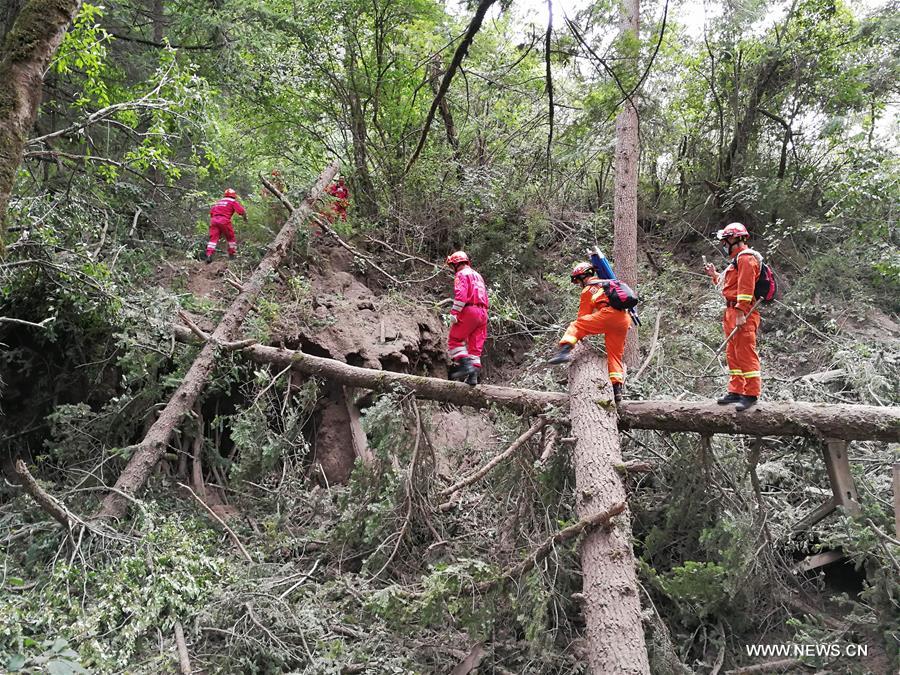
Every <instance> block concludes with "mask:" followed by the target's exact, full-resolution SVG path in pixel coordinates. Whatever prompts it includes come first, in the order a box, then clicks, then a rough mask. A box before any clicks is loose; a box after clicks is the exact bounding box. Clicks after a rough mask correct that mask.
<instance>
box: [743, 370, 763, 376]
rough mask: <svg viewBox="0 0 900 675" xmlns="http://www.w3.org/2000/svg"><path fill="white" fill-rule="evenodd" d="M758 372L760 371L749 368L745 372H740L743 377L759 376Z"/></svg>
mask: <svg viewBox="0 0 900 675" xmlns="http://www.w3.org/2000/svg"><path fill="white" fill-rule="evenodd" d="M759 373H760V371H758V370H749V371H747V372H745V373H741V374H742V375H743V376H744V377H759V376H760V374H759Z"/></svg>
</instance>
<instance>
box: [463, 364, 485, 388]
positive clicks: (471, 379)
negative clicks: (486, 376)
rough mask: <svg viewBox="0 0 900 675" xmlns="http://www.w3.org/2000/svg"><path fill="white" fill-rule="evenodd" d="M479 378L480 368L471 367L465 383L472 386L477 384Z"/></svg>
mask: <svg viewBox="0 0 900 675" xmlns="http://www.w3.org/2000/svg"><path fill="white" fill-rule="evenodd" d="M479 379H481V368H474V367H473V368H472V372H471V373H469V376H468V377H467V378H466V384H467V385H469V386H470V387H474V386H475V385H476V384H478V380H479Z"/></svg>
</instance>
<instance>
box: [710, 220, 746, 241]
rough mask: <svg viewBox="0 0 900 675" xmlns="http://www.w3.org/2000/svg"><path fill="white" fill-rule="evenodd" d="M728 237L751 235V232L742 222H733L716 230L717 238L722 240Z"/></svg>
mask: <svg viewBox="0 0 900 675" xmlns="http://www.w3.org/2000/svg"><path fill="white" fill-rule="evenodd" d="M726 237H748V238H749V237H750V233H749V232H748V231H747V228H746V227H744V226H743V225H742V224H741V223H731V224H729V225H726V226H725V227H723V228H722V229H721V230H719V231H718V232H716V239H718V240H719V241H722V240H723V239H725V238H726Z"/></svg>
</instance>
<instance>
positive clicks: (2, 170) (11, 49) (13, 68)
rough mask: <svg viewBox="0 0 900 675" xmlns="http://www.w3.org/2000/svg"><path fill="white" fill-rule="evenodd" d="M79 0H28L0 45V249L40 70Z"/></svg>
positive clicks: (35, 102)
mask: <svg viewBox="0 0 900 675" xmlns="http://www.w3.org/2000/svg"><path fill="white" fill-rule="evenodd" d="M80 7H81V0H29V1H28V2H27V3H26V4H25V6H24V7H22V11H20V12H19V15H18V16H17V17H16V20H15V22H14V23H13V24H12V28H11V29H10V30H9V32H8V33H7V34H6V37H5V39H4V40H3V45H2V47H0V250H2V248H3V240H4V238H5V234H6V225H5V223H6V209H7V207H8V206H9V199H10V197H11V196H12V190H13V185H14V183H15V181H16V172H17V171H18V169H19V164H21V163H22V153H23V151H24V148H25V141H26V139H27V138H28V134H29V132H31V128H32V127H33V126H34V122H35V120H36V119H37V114H38V108H39V107H40V105H41V94H42V89H43V82H44V71H45V70H46V69H47V66H48V64H49V63H50V59H51V58H52V56H53V54H54V53H55V52H56V50H57V48H58V47H59V45H60V43H61V42H62V41H63V38H64V37H65V35H66V31H67V30H68V29H69V26H70V25H71V24H72V21H73V20H74V19H75V15H76V14H77V13H78V9H79V8H80Z"/></svg>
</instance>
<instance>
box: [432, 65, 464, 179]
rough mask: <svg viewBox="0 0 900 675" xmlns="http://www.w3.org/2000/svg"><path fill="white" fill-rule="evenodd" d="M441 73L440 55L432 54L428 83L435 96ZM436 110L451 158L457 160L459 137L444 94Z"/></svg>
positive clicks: (438, 88) (438, 87)
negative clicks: (439, 114)
mask: <svg viewBox="0 0 900 675" xmlns="http://www.w3.org/2000/svg"><path fill="white" fill-rule="evenodd" d="M442 75H443V72H442V70H441V55H440V54H434V55H433V56H432V57H431V63H430V66H429V82H428V83H429V84H430V85H431V91H432V93H433V94H434V95H435V97H436V96H437V95H438V92H439V91H440V87H441V76H442ZM438 111H439V112H440V113H441V119H442V120H443V121H444V131H445V132H446V133H447V143H448V144H449V145H450V147H451V148H453V158H454V159H455V160H457V161H459V139H458V138H457V136H456V125H455V124H454V122H453V113H452V112H451V111H450V104H449V103H448V102H447V98H446V97H445V96H442V97H441V98H440V101H439V102H438Z"/></svg>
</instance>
